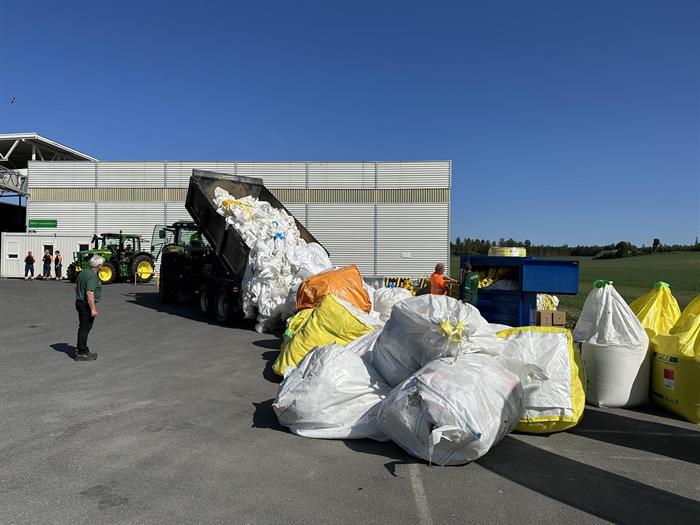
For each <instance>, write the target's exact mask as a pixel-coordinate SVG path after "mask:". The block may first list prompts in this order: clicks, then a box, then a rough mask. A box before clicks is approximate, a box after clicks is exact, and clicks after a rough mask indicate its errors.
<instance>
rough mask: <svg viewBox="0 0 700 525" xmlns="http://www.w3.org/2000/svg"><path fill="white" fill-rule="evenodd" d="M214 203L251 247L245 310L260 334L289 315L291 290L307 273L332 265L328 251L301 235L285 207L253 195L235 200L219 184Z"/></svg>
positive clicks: (245, 284) (247, 269)
mask: <svg viewBox="0 0 700 525" xmlns="http://www.w3.org/2000/svg"><path fill="white" fill-rule="evenodd" d="M214 195H215V198H214V204H215V205H216V207H217V212H218V213H219V214H220V215H222V216H223V217H224V218H225V220H226V223H227V224H228V225H230V226H231V227H232V228H234V229H235V230H236V232H238V234H239V235H240V236H241V237H242V238H243V240H244V241H245V243H246V245H247V246H248V247H249V248H250V254H249V256H248V265H247V266H246V269H245V273H244V275H243V281H242V285H241V286H242V303H243V312H244V314H245V316H246V317H248V318H251V317H253V316H254V315H255V311H256V310H257V313H258V318H257V321H258V322H257V324H256V326H255V329H256V330H257V331H258V332H262V331H264V330H267V329H269V328H272V327H273V326H274V325H275V324H277V323H278V322H279V321H280V320H283V318H285V317H286V316H288V311H287V310H288V309H285V302H286V301H287V299H288V296H289V294H290V289H292V288H293V287H294V286H297V287H298V285H299V284H300V283H301V282H302V281H303V280H304V279H306V278H307V277H310V276H312V275H315V274H317V273H319V272H322V271H325V270H328V269H329V268H332V264H331V261H330V259H329V258H328V255H327V254H326V252H325V250H324V249H323V248H322V247H321V246H319V245H318V244H315V243H311V244H307V243H306V241H304V240H303V239H302V238H301V237H300V236H299V230H298V228H297V227H296V224H295V222H294V218H293V217H292V216H291V215H289V214H288V213H287V212H286V211H285V210H283V209H278V208H275V207H274V206H272V205H271V204H270V203H269V202H267V201H261V200H258V199H255V198H253V197H250V196H248V197H243V198H242V199H235V198H234V197H232V196H231V195H230V194H229V193H228V192H227V191H226V190H223V189H221V188H216V189H215V191H214Z"/></svg>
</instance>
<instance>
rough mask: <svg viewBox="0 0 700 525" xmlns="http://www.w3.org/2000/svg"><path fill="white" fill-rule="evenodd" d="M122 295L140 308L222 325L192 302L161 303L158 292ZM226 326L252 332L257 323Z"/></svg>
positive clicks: (242, 321) (238, 322) (240, 320)
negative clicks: (203, 313) (201, 311)
mask: <svg viewBox="0 0 700 525" xmlns="http://www.w3.org/2000/svg"><path fill="white" fill-rule="evenodd" d="M122 295H123V296H124V297H130V298H131V299H128V300H127V302H128V303H132V304H137V305H139V306H143V307H144V308H150V309H151V310H155V311H156V312H163V313H166V314H169V315H176V316H178V317H183V318H185V319H191V320H194V321H201V322H203V323H208V324H212V325H221V324H222V323H219V322H217V321H215V320H213V319H208V318H206V317H202V316H201V315H199V313H198V312H197V308H196V307H195V305H194V304H193V302H192V301H186V302H178V303H171V304H164V303H161V302H160V299H159V297H158V292H132V293H124V294H122ZM226 325H227V326H231V327H234V328H242V329H244V330H251V329H253V327H254V326H255V321H253V320H251V319H243V318H238V319H233V320H231V321H230V322H228V323H226Z"/></svg>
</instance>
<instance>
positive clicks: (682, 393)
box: [651, 296, 700, 423]
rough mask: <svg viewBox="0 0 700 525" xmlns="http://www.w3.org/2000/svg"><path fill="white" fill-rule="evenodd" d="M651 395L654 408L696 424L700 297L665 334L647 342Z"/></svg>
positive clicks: (698, 416) (699, 394) (699, 380)
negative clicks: (652, 357) (660, 408)
mask: <svg viewBox="0 0 700 525" xmlns="http://www.w3.org/2000/svg"><path fill="white" fill-rule="evenodd" d="M651 349H652V351H653V355H654V359H653V361H652V365H651V393H652V396H651V398H652V400H653V401H654V403H655V404H657V405H659V406H660V407H662V408H665V409H666V410H668V411H669V412H673V413H674V414H678V415H679V416H681V417H684V418H685V419H687V420H688V421H691V422H693V423H700V296H698V297H696V298H695V299H693V301H692V302H691V303H690V304H689V305H688V306H686V308H685V310H683V313H682V314H681V316H680V317H679V318H678V321H677V322H676V324H675V325H674V326H673V328H671V330H670V331H669V333H668V334H658V335H656V336H654V337H653V338H652V339H651Z"/></svg>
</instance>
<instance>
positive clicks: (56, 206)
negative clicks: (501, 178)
mask: <svg viewBox="0 0 700 525" xmlns="http://www.w3.org/2000/svg"><path fill="white" fill-rule="evenodd" d="M195 168H198V169H206V170H211V171H218V172H222V173H231V174H238V175H244V176H252V177H259V178H262V179H263V181H264V182H265V185H266V186H268V187H269V188H270V189H271V190H272V192H273V193H274V194H275V195H276V196H277V197H278V198H279V199H280V201H281V202H282V203H284V204H285V206H286V207H287V208H288V209H289V210H290V212H291V213H292V214H293V215H294V216H295V217H296V218H297V219H298V220H299V221H300V222H301V223H302V224H304V225H305V226H306V227H307V228H309V230H310V231H311V232H312V233H313V234H314V235H315V236H316V237H317V238H318V239H319V241H320V242H322V243H323V244H324V245H325V246H326V247H327V249H328V250H329V252H330V253H331V255H332V257H333V261H334V263H335V264H338V265H345V264H351V263H356V264H358V266H359V267H360V269H361V271H362V272H363V273H365V274H366V275H375V274H376V275H405V276H411V277H419V276H424V275H426V274H429V273H430V271H431V270H432V268H433V267H434V266H435V264H436V263H438V262H443V263H446V264H448V263H449V200H450V187H451V163H450V162H449V161H426V162H419V161H416V162H403V161H396V162H234V161H212V162H206V161H205V162H197V161H148V162H96V163H95V162H30V163H29V168H28V176H29V187H30V192H31V193H32V197H31V198H30V204H29V206H28V211H27V217H28V219H30V220H31V219H57V220H58V228H57V229H56V230H55V231H56V232H59V233H60V232H68V233H73V232H78V233H89V234H92V233H100V232H105V231H110V230H111V231H118V230H119V229H121V230H123V231H125V232H126V231H129V232H133V233H138V234H141V235H142V236H143V237H144V239H145V240H146V241H147V242H148V241H150V239H151V234H152V231H153V226H154V225H156V224H165V223H172V222H175V221H178V220H190V217H189V214H188V213H187V211H186V210H185V208H184V199H185V194H186V190H185V188H186V187H187V185H188V183H189V177H190V175H191V173H192V169H195ZM375 255H376V257H375Z"/></svg>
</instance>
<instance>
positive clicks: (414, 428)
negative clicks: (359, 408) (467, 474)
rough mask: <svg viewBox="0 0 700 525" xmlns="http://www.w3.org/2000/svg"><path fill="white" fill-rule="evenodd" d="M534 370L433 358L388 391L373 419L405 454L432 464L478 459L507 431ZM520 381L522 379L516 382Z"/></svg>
mask: <svg viewBox="0 0 700 525" xmlns="http://www.w3.org/2000/svg"><path fill="white" fill-rule="evenodd" d="M531 371H534V373H535V374H538V373H539V372H538V371H537V368H536V367H532V366H531V365H526V364H525V363H522V362H520V361H515V360H512V359H507V358H505V357H502V356H492V355H488V354H481V353H476V354H464V355H460V356H458V357H454V358H451V357H447V358H441V359H436V360H434V361H432V362H430V363H429V364H428V365H426V366H424V367H423V368H421V369H420V370H419V371H418V372H416V373H415V374H414V375H412V376H410V377H409V378H408V379H406V380H405V381H404V382H403V383H401V385H399V386H397V387H396V388H395V389H394V390H392V391H391V394H389V397H387V398H386V400H385V401H384V402H383V403H382V405H381V407H380V409H379V414H378V416H377V419H378V420H379V427H380V428H381V430H382V431H383V432H384V434H386V435H387V436H388V437H390V438H391V439H392V440H394V441H395V442H396V443H397V444H398V445H399V446H401V448H403V449H404V450H406V452H408V453H409V454H412V455H413V456H416V457H418V458H422V459H425V460H426V461H429V462H431V463H437V464H438V465H461V464H464V463H467V462H469V461H474V460H475V459H478V458H480V457H481V456H483V455H484V454H486V452H488V451H489V449H490V448H491V447H492V446H493V445H495V444H496V443H498V442H499V441H500V440H501V439H502V438H503V436H505V435H506V434H507V433H508V432H510V431H511V430H513V428H514V427H515V425H517V424H518V420H519V419H520V416H521V415H522V413H523V395H524V393H523V385H522V381H525V382H526V383H527V382H528V381H529V379H528V373H530V372H531ZM521 378H522V379H521Z"/></svg>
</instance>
